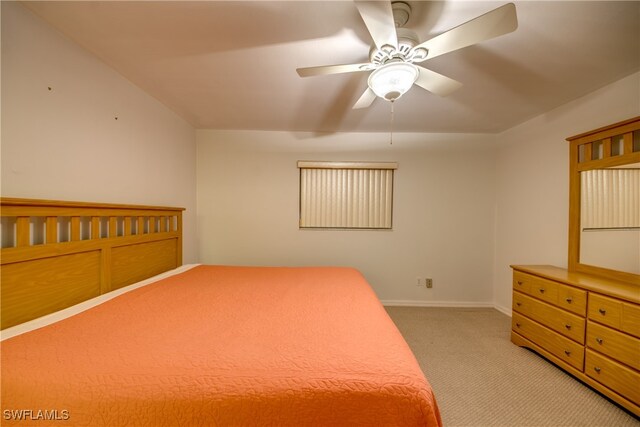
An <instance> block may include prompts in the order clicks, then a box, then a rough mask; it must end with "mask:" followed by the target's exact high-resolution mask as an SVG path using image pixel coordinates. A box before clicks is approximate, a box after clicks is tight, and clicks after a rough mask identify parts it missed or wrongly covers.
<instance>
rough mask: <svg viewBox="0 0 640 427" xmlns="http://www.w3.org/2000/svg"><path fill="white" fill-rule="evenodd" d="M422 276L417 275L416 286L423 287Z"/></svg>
mask: <svg viewBox="0 0 640 427" xmlns="http://www.w3.org/2000/svg"><path fill="white" fill-rule="evenodd" d="M422 283H423V282H422V277H416V286H418V287H422Z"/></svg>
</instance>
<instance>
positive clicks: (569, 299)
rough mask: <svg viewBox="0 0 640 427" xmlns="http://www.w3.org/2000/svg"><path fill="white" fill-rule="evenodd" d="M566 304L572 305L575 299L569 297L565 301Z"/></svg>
mask: <svg viewBox="0 0 640 427" xmlns="http://www.w3.org/2000/svg"><path fill="white" fill-rule="evenodd" d="M565 301H566V302H568V303H569V304H571V303H572V302H573V298H571V297H569V298H567V299H565Z"/></svg>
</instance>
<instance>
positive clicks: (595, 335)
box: [587, 321, 640, 388]
mask: <svg viewBox="0 0 640 427" xmlns="http://www.w3.org/2000/svg"><path fill="white" fill-rule="evenodd" d="M587 345H588V346H589V347H590V348H592V349H594V350H596V351H597V352H599V353H603V354H605V355H607V356H609V357H610V358H612V359H615V360H617V361H619V362H622V363H624V364H625V365H629V366H630V367H632V368H635V369H637V370H640V339H638V338H634V337H632V336H630V335H627V334H623V333H622V332H617V331H616V330H614V329H611V328H608V327H606V326H602V325H599V324H598V323H595V322H592V321H589V322H588V324H587ZM638 387H639V388H640V384H638Z"/></svg>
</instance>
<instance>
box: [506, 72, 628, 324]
mask: <svg viewBox="0 0 640 427" xmlns="http://www.w3.org/2000/svg"><path fill="white" fill-rule="evenodd" d="M637 115H640V73H635V74H632V75H631V76H628V77H626V78H623V79H621V80H619V81H617V82H615V83H613V84H611V85H608V86H606V87H604V88H602V89H600V90H598V91H596V92H593V93H591V94H589V95H586V96H584V97H582V98H579V99H577V100H574V101H572V102H570V103H568V104H565V105H563V106H561V107H559V108H557V109H554V110H552V111H550V112H548V113H546V114H543V115H541V116H538V117H536V118H534V119H532V120H529V121H528V122H526V123H523V124H521V125H519V126H516V127H514V128H511V129H509V130H508V131H506V132H504V133H502V134H500V135H498V137H497V139H498V141H499V144H500V147H499V148H498V150H497V153H496V173H497V180H496V182H497V187H496V203H497V208H496V243H495V244H496V252H495V260H494V278H495V283H494V301H495V304H496V306H497V307H498V308H500V309H502V310H503V311H505V312H510V311H511V309H510V307H511V270H510V269H509V265H510V264H553V265H557V266H560V267H566V266H567V249H568V218H569V148H568V142H566V141H565V139H566V138H567V137H569V136H573V135H577V134H580V133H582V132H587V131H590V130H592V129H596V128H598V127H602V126H606V125H609V124H612V123H615V122H618V121H622V120H626V119H629V118H631V117H634V116H637Z"/></svg>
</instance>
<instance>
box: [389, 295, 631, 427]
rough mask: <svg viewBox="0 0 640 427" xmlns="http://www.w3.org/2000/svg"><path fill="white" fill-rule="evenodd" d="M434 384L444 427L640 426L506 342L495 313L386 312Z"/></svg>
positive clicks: (505, 322)
mask: <svg viewBox="0 0 640 427" xmlns="http://www.w3.org/2000/svg"><path fill="white" fill-rule="evenodd" d="M387 311H388V313H389V315H390V316H391V318H392V319H393V320H394V322H395V323H396V325H397V326H398V329H400V331H401V332H402V334H403V335H404V337H405V339H406V340H407V342H408V343H409V346H411V349H412V350H413V352H414V354H415V355H416V358H417V359H418V361H419V362H420V366H421V367H422V370H423V371H424V373H425V375H426V377H427V379H428V380H429V382H430V383H431V386H432V387H433V389H434V391H435V395H436V399H437V400H438V404H439V406H440V410H441V412H442V418H443V422H444V425H445V427H455V426H480V427H482V426H510V427H516V426H553V427H556V426H599V427H614V426H615V427H619V426H640V421H638V419H636V418H634V417H633V416H632V415H630V413H628V412H626V411H624V410H622V409H620V407H618V406H616V405H615V404H613V403H611V402H610V401H608V400H607V399H606V398H604V397H602V396H601V395H600V394H598V393H597V392H595V391H593V390H592V389H590V388H589V387H587V386H585V385H584V384H582V383H581V382H579V381H577V380H576V379H574V378H573V377H571V376H570V375H568V374H566V373H565V372H564V371H562V370H561V369H559V368H556V367H555V366H554V365H552V364H551V363H549V362H547V361H546V360H545V359H543V358H542V357H540V356H538V355H536V354H535V353H533V352H531V351H529V350H526V349H524V348H520V347H518V346H516V345H514V344H512V343H511V341H509V332H510V329H511V318H510V317H508V316H506V315H504V314H502V313H500V312H499V311H497V310H494V309H484V308H479V309H466V308H425V307H387Z"/></svg>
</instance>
